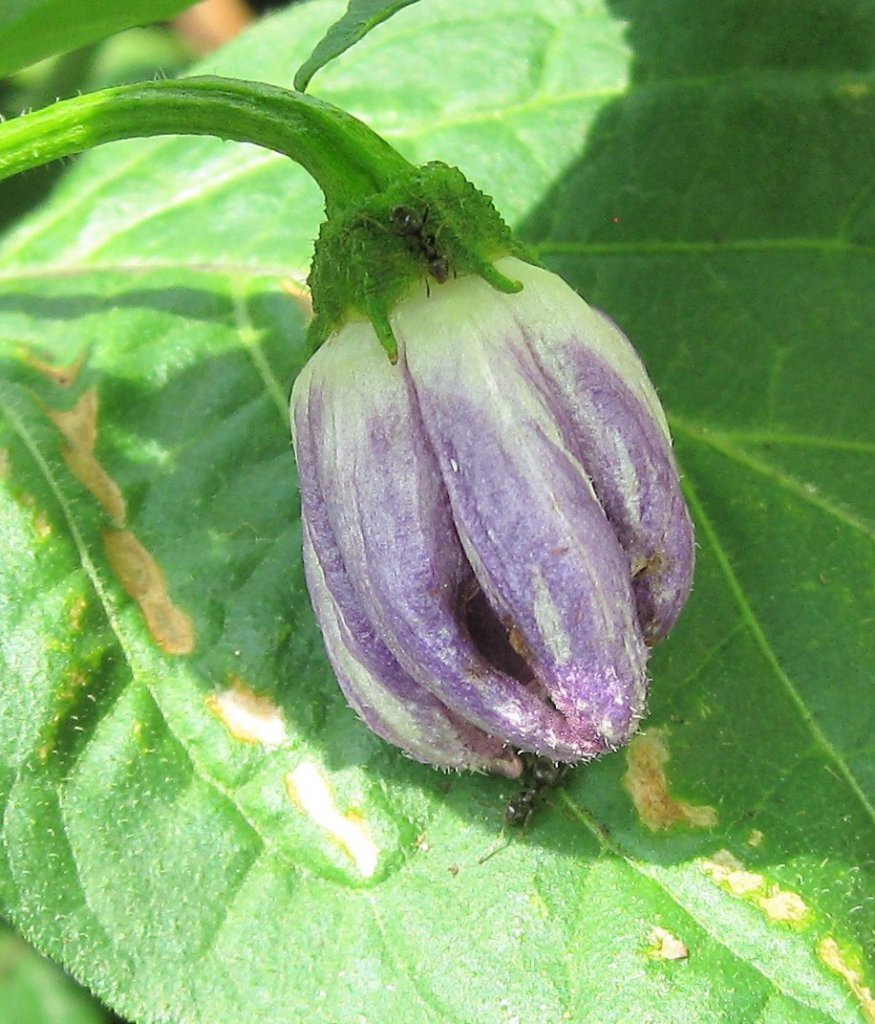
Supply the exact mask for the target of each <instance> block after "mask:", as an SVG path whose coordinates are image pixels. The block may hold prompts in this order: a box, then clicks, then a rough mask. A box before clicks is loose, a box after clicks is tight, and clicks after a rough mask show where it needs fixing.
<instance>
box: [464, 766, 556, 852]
mask: <svg viewBox="0 0 875 1024" xmlns="http://www.w3.org/2000/svg"><path fill="white" fill-rule="evenodd" d="M521 757H522V761H523V765H524V769H523V774H522V780H523V783H524V785H523V788H522V789H518V790H517V791H516V793H514V795H513V796H512V797H511V798H510V800H508V802H507V804H506V806H505V808H504V828H514V829H516V828H525V827H526V826H527V825H528V823H529V821H530V820H531V817H532V815H533V814H534V813H535V811H536V810H537V809H538V808H539V807H540V806H541V804H542V803H543V800H544V797H545V794H546V793H547V792H548V791H549V790H551V789H554V788H555V787H556V786H558V785H560V784H561V783H562V782H563V781H564V780H565V777H566V776H567V775H568V773H569V772H570V771H571V765H570V764H557V763H556V762H555V761H551V760H550V758H549V757H539V756H538V755H536V754H522V755H521ZM509 842H510V840H509V839H508V840H506V841H505V842H504V843H499V845H498V846H494V847H493V848H492V849H491V850H488V851H487V852H486V853H484V854H483V856H482V857H481V858H480V859H479V860H478V861H477V863H478V864H483V863H484V861H487V860H489V858H490V857H491V856H492V855H493V854H495V853H498V851H499V850H503V849H504V848H505V847H506V846H507V845H508V843H509Z"/></svg>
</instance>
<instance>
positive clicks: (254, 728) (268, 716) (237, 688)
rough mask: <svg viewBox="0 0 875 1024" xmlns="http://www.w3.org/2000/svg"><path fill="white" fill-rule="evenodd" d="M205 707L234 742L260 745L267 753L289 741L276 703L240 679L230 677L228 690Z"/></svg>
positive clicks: (218, 694)
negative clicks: (220, 723)
mask: <svg viewBox="0 0 875 1024" xmlns="http://www.w3.org/2000/svg"><path fill="white" fill-rule="evenodd" d="M206 704H207V707H208V708H209V709H210V711H212V713H213V714H214V715H215V716H216V717H217V718H218V719H219V720H220V721H221V722H222V724H223V725H224V726H225V727H226V728H227V730H228V732H230V733H231V735H232V736H233V737H234V739H236V740H241V741H242V742H243V743H260V744H261V746H263V747H265V748H266V749H267V750H276V749H277V748H278V747H281V746H282V745H283V744H284V743H285V742H286V740H287V739H288V738H289V734H288V732H287V730H286V723H285V719H284V718H283V714H282V712H281V711H280V709H279V708H278V707H277V706H276V704H274V703H273V701H271V700H270V699H269V698H268V697H265V696H264V695H263V694H259V693H256V692H255V691H254V690H251V689H250V688H249V687H248V686H247V685H246V684H245V683H244V682H243V680H242V679H240V678H239V677H237V676H232V677H231V685H230V686H229V687H228V689H227V690H223V691H222V692H221V693H213V694H210V696H209V697H207V699H206Z"/></svg>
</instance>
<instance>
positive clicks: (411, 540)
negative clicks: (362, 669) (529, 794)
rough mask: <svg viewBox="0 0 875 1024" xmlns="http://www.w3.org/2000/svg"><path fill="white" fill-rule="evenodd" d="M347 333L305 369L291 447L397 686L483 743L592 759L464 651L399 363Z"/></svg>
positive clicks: (437, 510) (451, 577)
mask: <svg viewBox="0 0 875 1024" xmlns="http://www.w3.org/2000/svg"><path fill="white" fill-rule="evenodd" d="M353 326H354V325H347V327H346V328H345V329H344V332H343V334H342V335H340V336H338V338H337V339H335V340H332V341H329V342H327V343H326V344H325V345H323V346H322V348H321V349H320V350H319V351H318V352H317V353H316V355H315V356H314V357H313V359H311V361H310V363H309V364H308V368H307V370H306V371H305V373H308V388H309V390H308V397H307V402H306V406H307V420H306V423H303V422H301V421H300V418H299V420H298V427H297V438H296V446H297V448H298V449H301V450H303V451H305V452H306V455H307V457H308V458H309V459H310V460H312V472H313V474H314V476H315V478H316V485H315V486H313V485H312V484H309V483H307V482H303V481H302V496H303V498H302V500H303V501H304V507H305V512H306V510H307V498H306V495H307V491H308V490H312V491H313V492H314V493H319V494H321V498H320V500H319V503H320V508H321V509H323V510H324V515H325V517H326V521H327V522H328V523H329V524H330V528H331V532H332V534H333V536H334V538H336V543H337V548H338V550H339V552H340V555H341V558H342V561H343V564H344V566H345V569H346V573H347V575H348V580H349V584H350V587H351V588H352V591H353V592H354V595H355V602H356V604H357V606H358V607H360V608H361V609H364V610H366V614H367V618H368V620H369V621H370V622H371V623H372V624H373V628H374V631H375V633H376V634H377V636H379V638H380V639H381V640H382V642H383V643H385V645H386V647H387V648H388V649H389V650H390V651H391V653H392V654H393V656H394V657H395V658H396V659H397V661H398V662H399V664H400V665H401V666H402V667H403V669H404V670H405V671H406V672H407V673H408V674H409V675H411V676H412V677H413V678H415V679H416V680H417V681H418V682H419V683H420V684H422V685H423V686H424V687H426V688H427V689H428V690H429V691H430V692H431V693H433V694H434V695H435V696H436V697H437V698H439V700H440V701H441V702H442V703H443V704H445V705H446V706H447V707H449V708H452V709H453V710H454V711H455V712H457V713H458V714H459V715H461V716H462V717H463V718H465V719H466V720H467V721H468V722H470V723H472V724H473V725H476V726H477V727H478V728H479V729H481V730H483V731H484V732H486V733H488V734H490V735H492V736H495V737H497V738H498V739H500V740H502V741H504V742H506V743H508V744H513V745H514V746H517V747H520V748H522V749H526V750H534V751H537V752H538V753H543V754H545V755H547V756H551V757H554V758H555V759H557V760H566V761H567V760H576V759H579V758H581V757H587V756H593V755H594V754H597V753H600V752H602V751H603V750H604V743H603V742H602V739H601V737H599V736H597V735H595V733H594V730H592V729H591V728H587V729H582V728H581V726H580V723H579V722H573V723H572V722H569V721H567V720H565V718H564V717H563V715H562V714H560V713H559V712H558V711H557V710H556V709H555V708H554V707H552V706H551V705H550V704H549V702H547V701H545V700H544V699H543V695H542V690H541V689H540V688H539V687H537V686H530V685H527V683H526V682H525V681H521V680H520V679H518V678H515V677H513V676H511V675H509V674H507V673H506V672H502V671H501V670H500V669H499V668H497V667H496V666H495V665H493V664H492V663H490V661H489V660H488V659H487V657H485V656H484V652H483V651H482V650H481V649H479V648H478V647H477V646H476V645H475V643H474V641H473V639H472V637H471V636H470V634H469V633H468V631H467V629H466V627H465V622H464V615H463V613H462V611H461V609H460V603H461V598H460V595H462V594H463V593H464V591H465V587H466V584H467V583H469V582H470V577H471V570H470V567H469V566H468V564H467V561H466V559H465V557H464V553H463V551H462V548H461V545H460V544H459V540H458V536H457V534H456V530H455V527H454V524H453V520H452V516H451V514H450V509H449V502H448V498H447V494H446V490H445V488H444V486H443V483H442V480H441V476H440V472H439V470H438V466H437V463H436V462H435V460H434V457H433V455H432V453H431V449H430V446H429V444H428V442H427V440H426V439H425V437H424V435H423V434H422V428H421V423H420V421H419V418H418V414H417V411H416V409H415V406H414V405H413V404H412V400H411V396H410V394H409V391H408V386H407V382H406V380H405V374H404V367H403V364H402V363H400V362H399V364H398V365H396V366H392V365H391V364H390V363H389V362H388V360H387V359H386V357H385V353H384V352H383V350H382V348H381V347H380V346H379V344H378V342H377V340H376V338H375V336H374V335H373V332H372V331H371V330H370V329H369V328H367V327H366V326H365V325H355V326H356V327H360V328H361V329H360V330H355V331H354V330H352V327H353ZM301 386H302V385H301V380H300V378H299V383H298V384H296V392H298V391H299V388H300V387H301ZM296 404H298V403H296ZM305 429H306V439H305V438H304V431H305ZM308 521H309V522H310V525H311V527H312V526H313V519H312V516H310V515H308ZM313 539H314V544H315V545H316V547H317V549H319V548H320V543H321V542H320V541H319V540H318V539H317V538H316V537H315V536H314V538H313Z"/></svg>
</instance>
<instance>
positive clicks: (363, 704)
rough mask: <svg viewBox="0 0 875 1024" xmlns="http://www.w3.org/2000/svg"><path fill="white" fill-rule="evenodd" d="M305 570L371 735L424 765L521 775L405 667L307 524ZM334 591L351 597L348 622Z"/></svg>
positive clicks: (501, 748)
mask: <svg viewBox="0 0 875 1024" xmlns="http://www.w3.org/2000/svg"><path fill="white" fill-rule="evenodd" d="M323 550H324V549H323ZM304 568H305V572H306V575H307V585H308V587H309V590H310V594H311V597H312V600H313V608H314V611H315V613H316V618H317V621H318V622H319V628H320V629H321V631H322V636H323V638H324V640H325V649H326V651H327V652H328V657H329V659H330V661H331V664H332V667H333V668H334V671H335V674H336V676H337V681H338V683H339V684H340V688H341V690H342V691H343V693H344V695H345V696H346V698H347V700H348V701H349V704H350V706H351V707H352V708H353V709H354V710H355V711H356V713H357V714H358V715H359V717H360V718H361V719H362V721H363V722H364V723H365V724H366V725H367V726H368V727H369V728H370V729H371V730H372V731H373V732H375V733H376V734H377V735H378V736H381V737H382V738H383V739H384V740H387V741H388V742H389V743H392V744H394V745H395V746H397V747H400V748H401V749H402V750H405V751H406V752H407V753H408V754H410V756H411V757H414V758H416V760H418V761H423V762H425V763H426V764H433V765H438V766H440V767H442V768H465V769H476V770H486V771H492V772H497V773H499V774H502V775H506V776H508V777H509V778H516V777H517V776H519V774H520V773H521V771H522V763H521V762H520V759H519V758H518V757H517V756H516V755H515V754H514V753H513V751H512V750H510V749H508V748H507V747H506V746H505V744H504V743H502V742H501V741H500V740H496V739H494V738H493V737H491V736H487V735H486V733H484V732H482V731H481V730H480V729H477V728H475V727H474V726H472V725H469V724H468V723H467V722H465V721H464V720H463V719H461V718H460V717H459V716H458V715H456V714H454V713H453V712H452V711H450V710H449V709H448V708H446V707H445V706H444V705H443V704H442V703H441V702H440V701H439V700H438V699H437V698H436V697H434V696H432V694H430V693H429V692H428V690H426V689H425V688H424V687H422V686H420V685H419V683H417V682H416V681H415V680H414V679H412V678H411V677H410V676H409V675H408V674H407V673H406V672H405V671H404V670H403V669H402V668H401V666H400V665H399V664H398V662H397V661H396V660H395V658H393V657H392V654H391V653H390V652H389V650H388V649H387V647H386V645H385V644H383V643H382V642H381V641H380V639H379V638H378V637H377V636H376V635H375V633H374V631H373V629H372V628H371V626H370V624H369V623H368V622H366V621H365V620H364V618H363V616H362V615H361V613H360V611H359V609H358V607H357V606H356V604H355V602H354V601H351V600H350V591H349V587H348V582H347V581H346V580H345V579H344V576H345V574H344V572H343V570H342V568H341V567H339V566H337V565H335V566H334V568H333V571H332V570H331V569H329V570H328V571H327V572H326V571H325V569H324V568H323V566H322V565H320V563H319V559H318V557H317V555H316V552H315V549H314V546H313V541H312V538H311V536H310V531H309V529H308V527H307V525H306V523H305V525H304ZM329 577H331V584H329ZM332 587H333V589H334V590H335V591H338V592H340V593H341V594H343V595H344V596H345V597H346V601H344V602H343V603H344V604H345V605H346V607H347V616H344V614H343V612H342V610H341V603H340V602H339V601H337V600H335V597H334V594H333V593H332ZM348 620H349V621H348Z"/></svg>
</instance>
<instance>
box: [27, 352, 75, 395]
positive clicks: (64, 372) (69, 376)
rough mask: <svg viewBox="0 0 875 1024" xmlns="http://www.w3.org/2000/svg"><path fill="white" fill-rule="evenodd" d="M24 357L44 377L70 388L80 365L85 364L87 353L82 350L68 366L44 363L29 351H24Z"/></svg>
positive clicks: (62, 386) (59, 385)
mask: <svg viewBox="0 0 875 1024" xmlns="http://www.w3.org/2000/svg"><path fill="white" fill-rule="evenodd" d="M24 358H25V360H26V361H27V362H28V363H29V364H30V365H31V366H32V367H33V368H34V369H35V370H39V372H40V373H41V374H42V375H43V376H44V377H47V378H48V379H49V380H50V381H51V382H52V383H53V384H56V385H57V386H58V387H59V388H70V387H72V386H73V385H74V384H75V383H76V381H77V380H78V379H79V374H80V373H81V371H82V367H83V366H84V365H85V360H86V359H87V358H88V353H87V352H83V353H82V355H81V356H79V358H78V359H75V360H74V361H73V362H72V363H70V364H69V366H55V365H54V364H53V363H46V362H44V361H43V360H42V359H38V358H37V357H36V356H35V355H34V354H33V353H32V352H29V351H26V352H25V353H24Z"/></svg>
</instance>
